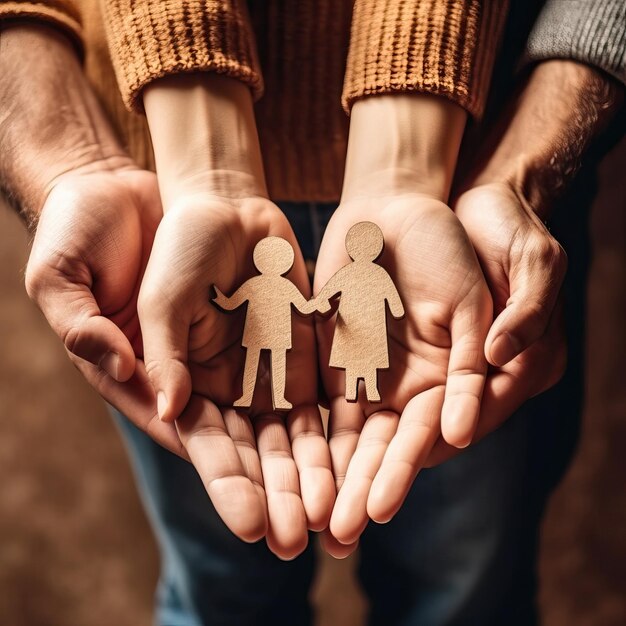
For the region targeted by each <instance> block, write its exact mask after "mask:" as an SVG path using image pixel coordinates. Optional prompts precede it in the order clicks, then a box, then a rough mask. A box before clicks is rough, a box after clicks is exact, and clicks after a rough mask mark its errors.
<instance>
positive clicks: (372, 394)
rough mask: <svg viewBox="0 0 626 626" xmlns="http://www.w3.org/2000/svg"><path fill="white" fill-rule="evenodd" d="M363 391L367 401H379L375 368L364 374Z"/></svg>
mask: <svg viewBox="0 0 626 626" xmlns="http://www.w3.org/2000/svg"><path fill="white" fill-rule="evenodd" d="M365 393H366V394H367V401H368V402H380V393H379V392H378V381H377V376H376V370H375V369H374V370H372V371H371V372H368V373H367V374H366V375H365Z"/></svg>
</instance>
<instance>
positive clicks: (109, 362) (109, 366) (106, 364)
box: [98, 352, 120, 380]
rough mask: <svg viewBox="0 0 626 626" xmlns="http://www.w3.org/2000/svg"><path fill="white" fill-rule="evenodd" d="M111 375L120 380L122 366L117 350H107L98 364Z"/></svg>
mask: <svg viewBox="0 0 626 626" xmlns="http://www.w3.org/2000/svg"><path fill="white" fill-rule="evenodd" d="M98 365H99V366H100V368H101V369H103V370H104V371H105V372H106V373H107V374H108V375H109V376H112V377H113V378H115V380H119V378H118V370H119V367H120V356H119V354H117V353H116V352H107V353H106V354H105V355H104V356H103V357H102V358H101V359H100V363H99V364H98Z"/></svg>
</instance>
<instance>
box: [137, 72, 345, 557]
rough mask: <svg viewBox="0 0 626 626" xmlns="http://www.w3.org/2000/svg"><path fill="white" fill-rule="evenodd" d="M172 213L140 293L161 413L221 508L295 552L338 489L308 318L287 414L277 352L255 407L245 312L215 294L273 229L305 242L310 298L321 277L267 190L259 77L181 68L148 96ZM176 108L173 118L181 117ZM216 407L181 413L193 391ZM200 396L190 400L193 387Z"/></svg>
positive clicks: (246, 530)
mask: <svg viewBox="0 0 626 626" xmlns="http://www.w3.org/2000/svg"><path fill="white" fill-rule="evenodd" d="M144 103H145V108H146V113H147V117H148V123H149V126H150V131H151V134H152V140H153V145H154V149H155V157H156V163H157V175H158V178H159V188H160V190H161V196H162V198H163V201H164V208H165V216H164V218H163V220H162V221H161V223H160V225H159V228H158V231H157V234H156V237H155V243H154V247H153V250H152V254H151V256H150V260H149V263H148V267H147V269H146V273H145V277H144V281H143V284H142V287H141V292H140V295H139V319H140V322H141V329H142V333H143V337H144V346H145V362H146V369H147V372H148V376H149V377H150V381H151V382H152V384H153V386H154V388H155V391H156V392H157V394H158V395H159V396H160V402H159V413H160V415H161V417H162V419H163V420H165V421H168V422H169V421H172V420H173V419H175V418H178V419H177V421H176V427H177V430H178V432H179V434H180V437H181V440H182V441H183V443H184V445H185V447H186V449H187V451H188V452H189V456H190V457H191V460H192V462H194V464H195V465H196V466H197V467H198V466H201V467H202V468H204V472H201V474H202V475H203V479H204V481H205V485H206V487H207V491H208V493H209V495H210V497H211V499H212V501H213V503H214V504H215V506H216V508H217V510H218V512H219V513H220V515H221V516H222V519H224V521H225V522H226V524H227V525H229V527H230V528H231V529H233V530H235V532H236V533H237V534H238V535H239V536H240V537H242V538H244V539H248V540H254V539H258V538H259V537H261V536H263V535H266V537H267V544H268V546H269V547H270V549H271V550H272V551H273V552H275V553H276V554H277V555H278V556H280V557H281V558H286V559H289V558H293V557H295V556H296V555H298V554H299V553H300V552H302V550H304V548H305V546H306V544H307V529H308V528H311V529H314V530H321V529H323V528H325V527H326V526H327V525H328V519H329V517H330V512H331V509H332V506H333V503H334V499H335V488H334V482H333V478H332V473H331V465H330V454H329V450H328V445H327V442H326V439H325V437H324V432H323V428H322V421H321V416H320V413H319V409H318V406H317V360H316V347H315V334H314V328H313V322H312V320H311V319H305V318H302V317H299V316H297V315H296V316H294V318H293V322H292V345H293V348H292V349H291V350H290V351H289V353H288V356H287V368H288V371H289V377H288V380H287V389H286V397H287V398H288V400H289V401H290V402H291V403H292V404H293V409H292V410H291V411H289V413H288V414H285V413H276V412H274V411H273V410H272V402H271V389H270V387H271V385H270V384H269V383H270V381H269V376H268V370H267V366H266V363H265V362H264V361H262V362H261V369H260V374H259V379H258V381H257V386H256V390H255V395H254V399H253V402H252V406H251V408H250V410H249V411H244V410H236V409H233V408H229V407H232V406H233V404H234V403H235V401H236V400H237V399H238V398H239V397H240V396H241V393H242V389H241V381H242V376H243V368H244V362H245V350H244V349H242V347H241V336H242V333H243V322H244V319H245V311H244V310H241V309H240V310H239V311H238V312H236V313H232V314H229V315H225V314H224V313H223V312H222V311H220V310H218V309H217V308H216V307H215V305H214V304H213V303H212V302H211V301H210V298H211V296H212V294H211V289H212V286H213V285H216V284H217V285H219V287H220V290H222V291H223V292H224V293H229V294H230V293H233V292H235V290H236V289H237V288H238V287H239V286H240V285H242V284H243V283H244V282H245V281H246V280H248V279H249V278H251V277H253V276H256V275H257V274H258V271H257V270H256V269H255V267H254V265H253V262H252V259H253V250H254V247H255V246H256V244H257V243H258V242H259V241H260V240H261V239H263V238H265V237H269V236H277V237H282V238H283V239H286V240H287V241H288V242H289V243H290V244H291V246H292V247H293V249H294V251H295V260H294V264H293V267H292V269H291V270H290V271H289V272H288V273H287V274H286V278H287V279H289V280H291V281H292V282H293V283H294V284H295V286H296V287H297V288H298V289H299V290H300V292H301V293H302V294H303V295H304V296H305V298H307V299H308V298H309V297H310V285H309V281H308V277H307V273H306V268H305V265H304V260H303V258H302V254H301V252H300V250H299V247H298V244H297V241H296V238H295V235H294V234H293V231H292V230H291V227H290V225H289V223H288V221H287V219H286V218H285V216H284V215H283V213H282V212H281V211H280V209H278V207H277V206H276V205H275V204H273V203H272V202H270V201H269V200H268V199H267V194H266V190H265V183H264V178H263V169H262V165H261V155H260V149H259V144H258V138H257V135H256V127H255V122H254V116H253V112H252V101H251V96H250V93H249V91H248V89H247V88H246V87H245V86H244V85H242V84H240V83H238V82H237V81H234V80H233V79H229V78H226V77H222V76H217V75H211V74H202V75H196V76H194V75H191V76H177V77H172V78H167V79H163V80H160V81H157V82H155V83H154V84H153V85H151V86H150V87H149V88H148V89H147V90H146V94H145V97H144ZM170 121H171V123H170ZM192 392H193V393H194V394H196V395H198V397H199V396H201V397H202V398H203V399H202V400H201V402H202V403H203V404H204V405H205V406H207V407H209V408H208V410H206V411H198V412H197V414H195V417H194V419H187V418H186V416H185V414H183V415H182V416H181V417H179V415H180V414H181V412H183V410H184V408H185V406H186V405H187V402H188V400H189V397H190V394H191V393H192ZM192 402H193V400H192Z"/></svg>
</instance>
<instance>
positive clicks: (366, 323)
mask: <svg viewBox="0 0 626 626" xmlns="http://www.w3.org/2000/svg"><path fill="white" fill-rule="evenodd" d="M383 244H384V240H383V233H382V231H381V230H380V228H379V227H378V226H376V224H373V223H372V222H359V223H358V224H355V225H354V226H352V228H350V230H349V231H348V234H347V235H346V250H347V251H348V254H349V255H350V258H351V259H352V261H353V263H350V264H349V265H345V266H344V267H342V268H341V269H340V270H339V271H338V272H337V273H336V274H335V275H334V276H333V277H332V278H331V279H330V280H329V281H328V282H327V283H326V285H324V287H323V288H322V290H321V291H320V293H319V294H318V295H317V297H316V298H315V300H316V301H317V302H318V306H319V307H320V309H321V308H322V307H323V302H327V301H329V300H331V299H332V298H334V297H335V296H336V295H338V294H341V296H340V300H339V309H338V310H337V320H336V324H335V334H334V336H333V345H332V348H331V351H330V363H329V365H330V366H331V367H337V368H341V369H345V370H346V393H345V398H346V400H348V401H349V402H355V401H356V399H357V395H358V382H359V379H362V380H363V381H364V383H365V391H366V394H367V400H368V401H369V402H380V393H379V392H378V384H377V370H379V369H387V368H388V367H389V352H388V346H387V320H386V307H385V303H387V304H388V305H389V310H390V312H391V314H392V315H393V317H395V318H397V319H399V318H401V317H403V316H404V307H403V306H402V301H401V300H400V295H399V294H398V290H397V289H396V287H395V285H394V284H393V281H392V280H391V277H390V276H389V274H388V273H387V272H386V271H385V270H384V269H383V268H382V267H381V266H380V265H377V264H376V263H374V261H375V260H376V259H377V258H378V257H379V256H380V255H381V253H382V251H383Z"/></svg>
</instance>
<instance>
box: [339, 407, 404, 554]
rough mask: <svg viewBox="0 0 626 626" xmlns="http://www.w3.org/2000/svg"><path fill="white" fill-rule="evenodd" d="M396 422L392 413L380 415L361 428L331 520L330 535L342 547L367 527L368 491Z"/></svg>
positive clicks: (350, 542)
mask: <svg viewBox="0 0 626 626" xmlns="http://www.w3.org/2000/svg"><path fill="white" fill-rule="evenodd" d="M399 419H400V416H399V415H397V414H396V413H394V412H393V411H380V412H377V413H373V414H372V415H370V416H369V417H368V418H367V421H366V422H365V425H364V426H363V430H362V432H361V436H360V437H359V441H358V445H357V448H356V450H355V452H354V455H353V456H352V459H351V460H350V464H349V465H348V470H347V472H346V478H345V481H344V483H343V486H342V487H341V491H340V492H339V494H338V495H337V502H336V503H335V508H334V509H333V514H332V517H331V520H330V531H331V533H332V535H333V536H334V537H335V539H337V541H339V542H340V543H342V544H352V543H355V542H356V541H358V539H359V537H360V536H361V533H362V532H363V531H364V530H365V527H366V526H367V522H368V521H369V516H368V514H367V499H368V496H369V493H370V488H371V486H372V483H373V481H374V477H375V476H376V473H377V472H378V470H379V468H380V465H381V463H382V460H383V457H384V456H385V452H386V451H387V446H388V445H389V442H390V441H391V440H392V438H393V436H394V434H395V433H396V429H397V426H398V421H399Z"/></svg>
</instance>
